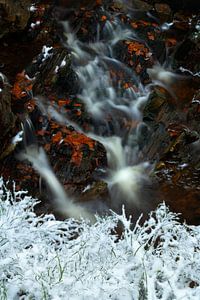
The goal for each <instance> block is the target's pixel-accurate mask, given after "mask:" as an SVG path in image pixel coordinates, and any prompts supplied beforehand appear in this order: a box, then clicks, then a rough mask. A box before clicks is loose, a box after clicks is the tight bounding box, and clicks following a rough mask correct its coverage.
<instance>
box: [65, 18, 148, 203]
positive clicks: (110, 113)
mask: <svg viewBox="0 0 200 300" xmlns="http://www.w3.org/2000/svg"><path fill="white" fill-rule="evenodd" d="M64 28H65V36H66V38H67V42H66V47H68V48H69V49H70V50H71V53H72V57H73V63H74V66H75V70H76V73H77V75H78V78H79V82H80V86H81V93H80V95H79V98H80V99H81V100H82V101H83V103H84V104H85V107H86V109H87V111H88V113H89V115H90V116H91V117H92V118H93V120H94V123H95V126H94V127H93V128H92V132H89V133H86V134H87V135H89V136H90V137H92V138H94V139H96V140H98V141H99V142H101V143H102V144H103V145H104V147H105V149H106V151H107V159H108V170H107V177H106V178H104V180H105V181H106V182H107V183H108V187H109V189H110V192H111V197H112V205H113V207H116V206H121V205H122V204H124V203H128V204H132V205H133V206H137V207H139V206H140V199H139V194H138V190H139V189H140V188H141V185H140V184H141V183H142V182H143V181H145V180H147V179H148V175H147V173H148V171H147V169H148V168H149V164H148V163H147V162H146V163H142V164H138V161H137V124H140V122H141V120H142V107H143V105H144V104H145V102H146V100H147V98H148V95H149V89H148V88H147V89H145V88H144V87H143V86H142V84H141V83H140V82H139V79H138V78H137V76H136V75H135V74H134V72H133V71H132V70H131V69H129V68H128V67H127V66H125V65H123V63H121V62H120V61H118V60H117V59H116V58H115V57H113V47H114V46H115V45H116V43H118V42H119V41H122V40H125V39H128V40H132V39H133V38H135V36H136V35H135V33H134V32H133V31H132V30H130V29H128V28H125V26H124V25H123V24H121V23H120V21H119V19H118V18H115V19H114V21H113V22H112V23H111V22H110V21H106V24H105V27H104V30H103V34H102V35H103V36H102V41H100V38H99V36H98V41H97V42H94V43H90V44H87V51H86V50H85V49H86V46H85V44H84V43H82V42H81V41H79V40H78V39H77V37H76V35H75V34H74V33H73V32H72V30H71V29H70V27H69V24H68V23H65V24H64ZM105 45H106V46H105ZM110 65H112V67H114V68H115V69H116V68H117V69H118V70H120V71H122V72H123V73H125V74H128V75H129V77H131V79H132V81H134V83H135V84H136V85H137V92H136V91H135V90H134V89H133V88H128V89H126V90H124V91H123V89H122V86H116V85H115V82H113V80H112V78H111V76H110V71H109V68H110ZM118 116H119V117H118ZM120 118H124V119H125V120H127V121H129V122H130V123H131V122H132V123H133V124H136V125H135V128H133V129H130V128H126V127H125V126H122V125H121V124H120ZM108 120H109V123H108ZM110 120H111V121H110ZM98 122H101V123H102V122H103V123H104V126H105V128H110V130H109V129H108V130H107V131H106V134H105V133H104V134H100V133H99V130H98ZM113 191H114V192H113ZM116 203H117V205H116ZM141 205H142V204H141Z"/></svg>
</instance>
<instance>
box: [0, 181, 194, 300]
mask: <svg viewBox="0 0 200 300" xmlns="http://www.w3.org/2000/svg"><path fill="white" fill-rule="evenodd" d="M35 204H36V200H35V199H33V198H32V197H30V196H28V195H27V193H26V192H23V191H19V192H15V191H14V192H13V191H12V192H11V191H9V190H8V189H7V188H6V186H5V185H4V184H3V180H2V179H1V180H0V269H1V272H0V299H8V300H12V299H13V300H14V299H20V300H22V299H23V300H26V299H27V300H28V299H35V300H41V299H52V300H58V299H63V300H68V299H70V300H84V299H87V300H95V299H101V300H104V299H113V300H114V299H115V300H121V299H126V300H129V299H130V300H133V299H134V300H135V299H148V300H151V299H152V300H153V299H154V300H156V299H162V300H164V299H166V300H167V299H168V300H169V299H186V300H189V299H200V251H199V247H200V227H199V226H196V227H195V226H187V225H186V224H180V223H179V222H178V217H177V215H175V214H174V213H172V212H170V211H169V209H168V208H167V207H166V206H165V204H164V203H163V204H161V205H160V206H159V207H158V208H157V210H156V211H155V212H152V213H151V214H150V215H149V219H148V220H147V221H146V222H145V223H144V224H143V226H142V225H140V220H138V222H137V223H136V225H135V227H134V228H132V224H131V220H130V219H129V218H128V219H127V218H126V216H125V210H124V209H123V211H122V214H121V215H117V214H115V213H112V214H111V215H110V216H104V217H98V216H97V217H96V218H97V220H96V223H95V224H93V225H91V224H90V223H88V222H86V221H84V220H82V221H75V220H74V219H67V220H65V221H57V220H55V218H54V216H53V215H45V216H39V217H38V216H36V215H35V213H34V212H33V208H34V205H35ZM119 221H120V222H121V224H122V225H123V227H124V233H123V235H122V237H121V238H119V237H117V235H115V234H114V233H113V232H114V229H115V228H116V225H117V223H118V222H119Z"/></svg>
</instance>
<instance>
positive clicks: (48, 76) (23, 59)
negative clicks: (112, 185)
mask: <svg viewBox="0 0 200 300" xmlns="http://www.w3.org/2000/svg"><path fill="white" fill-rule="evenodd" d="M12 2H13V1H11V0H10V1H9V2H8V5H7V6H5V5H3V4H2V3H1V1H0V5H1V6H0V8H1V11H0V12H1V14H2V15H3V16H6V17H3V19H2V20H3V21H2V22H4V23H3V25H2V27H1V37H0V38H1V43H0V68H1V69H0V71H1V72H2V73H3V74H5V75H6V77H7V78H8V79H6V80H4V79H3V77H0V89H1V90H0V117H1V118H0V133H1V137H0V145H1V152H0V172H1V175H3V176H4V178H5V180H7V179H11V180H15V181H16V186H17V188H18V189H21V188H23V189H28V191H29V192H30V193H32V194H33V195H35V196H37V197H39V198H40V199H43V202H42V204H41V205H40V207H39V208H38V212H41V211H42V212H45V211H51V210H52V208H51V205H50V204H49V200H48V199H47V198H46V196H45V195H46V194H47V188H46V186H45V184H44V182H43V181H41V179H40V178H39V176H38V175H37V174H36V172H35V171H34V170H33V168H32V167H31V165H30V164H29V163H26V162H22V161H20V160H18V154H19V153H20V152H21V151H22V149H23V148H24V145H23V143H22V142H19V143H18V144H17V145H13V143H12V138H13V136H15V135H16V134H17V133H18V132H19V131H21V129H22V128H23V127H24V128H26V134H25V135H24V142H25V143H26V145H31V144H32V143H37V144H38V146H42V147H43V148H44V149H45V151H46V153H47V154H48V158H49V161H50V163H51V166H52V167H53V169H54V171H55V174H56V175H57V176H58V178H59V180H60V181H61V183H62V184H63V186H64V188H65V189H66V191H67V192H68V193H69V194H70V195H73V197H75V198H76V199H77V200H82V201H87V200H91V199H92V200H96V199H101V200H107V199H108V198H109V196H108V188H107V184H106V183H105V182H104V181H103V179H102V178H101V176H100V175H99V173H101V172H100V170H106V169H107V158H106V150H105V148H104V146H103V145H102V144H101V143H100V142H97V141H96V140H94V139H92V138H90V137H89V136H87V135H86V134H84V133H83V132H81V131H79V130H77V128H75V127H76V126H72V125H69V123H70V122H71V123H72V124H77V125H78V126H80V127H81V128H83V129H84V132H89V131H90V130H91V129H94V128H95V126H96V125H97V123H102V128H101V129H99V131H101V133H102V132H103V133H104V132H105V134H107V131H108V130H107V128H104V122H103V120H101V121H98V122H96V121H95V120H94V119H92V117H91V115H90V113H88V112H87V111H86V108H85V106H84V103H83V101H82V100H81V99H80V97H79V95H80V94H81V87H80V85H79V81H78V78H77V74H76V71H75V70H76V65H74V64H73V62H72V53H71V52H72V50H71V49H70V47H67V46H66V42H65V38H66V37H64V35H63V29H62V26H60V24H59V23H58V21H60V20H62V21H69V23H70V26H71V28H72V29H73V30H74V31H75V32H76V35H77V37H78V39H79V40H80V41H81V42H82V43H85V44H84V45H85V49H86V51H87V49H88V48H87V43H91V42H96V41H97V40H96V39H97V36H98V38H99V40H103V41H104V40H106V38H105V37H106V35H107V34H108V30H107V25H106V24H108V22H110V23H109V24H110V25H111V26H114V27H115V26H116V16H117V24H120V26H122V27H123V26H124V27H126V28H127V29H129V30H130V31H131V32H133V33H134V35H133V36H132V37H131V38H129V37H126V38H124V39H122V40H120V41H119V42H117V43H116V44H115V45H114V47H113V55H114V57H115V59H118V60H120V61H121V62H122V63H123V64H124V65H125V66H127V67H128V68H129V70H131V72H122V71H121V70H119V69H117V68H116V67H115V65H114V64H113V63H108V68H109V74H110V77H111V78H112V80H113V83H114V85H115V86H116V87H118V86H120V88H121V91H122V94H123V92H124V91H126V90H128V89H129V88H130V87H131V88H132V89H133V90H134V91H135V92H137V91H138V86H139V85H140V84H141V83H142V84H143V85H144V86H147V85H148V86H149V84H150V83H151V81H153V85H152V86H149V89H150V96H149V99H148V101H147V103H146V105H145V107H144V109H143V120H142V121H143V126H142V127H140V134H139V136H138V138H137V143H138V146H139V156H138V160H139V161H146V160H148V161H150V162H151V163H152V164H154V165H155V167H154V170H153V171H152V175H151V184H150V185H149V186H150V187H149V186H148V189H149V188H150V189H152V191H153V190H156V196H155V197H156V198H157V199H156V201H158V202H159V201H163V200H164V201H166V203H167V204H169V205H170V207H171V209H173V210H174V211H176V212H181V213H182V214H183V215H182V218H183V219H186V220H187V222H189V223H193V224H200V196H199V190H200V185H199V175H200V174H199V173H200V159H199V153H200V150H199V149H200V144H199V135H200V125H199V124H200V123H199V119H200V92H199V88H200V75H199V72H200V65H199V62H200V51H199V48H200V31H199V26H200V25H199V22H200V15H199V13H198V12H197V11H195V12H194V10H195V9H196V8H197V6H198V4H197V3H195V2H192V1H190V4H189V2H188V1H185V2H184V3H183V1H179V2H178V1H135V3H134V5H135V6H134V7H135V8H136V11H135V10H132V11H129V12H128V11H127V8H126V7H124V6H123V5H122V4H120V3H119V2H117V1H85V2H82V3H80V1H77V2H76V5H75V4H74V2H72V1H55V5H52V3H51V1H37V3H36V4H34V5H30V3H29V1H24V4H23V6H22V7H23V9H25V8H26V6H28V7H29V8H31V9H29V10H27V9H25V12H23V11H22V10H23V9H22V10H20V12H17V14H19V18H18V19H16V18H15V19H12V18H14V17H12V18H11V17H10V16H11V12H12V10H13V9H14V6H12V5H14V4H12ZM21 2H23V1H21ZM133 2H134V1H133ZM31 4H32V3H31ZM10 5H11V6H12V8H10ZM15 5H16V4H15ZM138 7H139V10H137V8H138ZM191 10H193V11H192V12H191ZM16 22H18V23H16ZM65 46H66V47H65ZM90 51H91V49H90ZM91 55H93V56H94V57H95V51H94V53H92V54H91ZM81 63H82V64H83V65H84V62H81ZM155 65H156V66H159V67H161V69H162V67H163V68H166V69H167V70H169V72H171V71H172V70H173V72H175V73H176V74H177V76H174V75H173V76H172V79H173V80H169V81H166V76H165V77H163V78H164V79H163V78H161V77H158V75H155V76H150V75H149V74H150V73H149V71H148V69H149V68H154V66H155ZM156 70H158V69H156ZM159 72H160V71H159ZM133 74H134V76H133ZM159 74H160V73H159ZM170 74H171V73H170ZM165 75H166V74H165ZM170 76H171V75H170ZM136 78H137V80H136ZM170 78H171V77H170ZM49 109H50V110H49ZM54 109H56V110H58V111H59V112H61V113H62V115H63V116H64V117H65V119H64V121H62V122H57V120H56V119H55V117H53V116H52V111H53V110H54ZM46 112H48V113H46ZM117 114H118V115H120V113H119V112H117V113H116V115H115V116H114V117H118V118H117V122H118V123H119V124H118V125H119V128H125V127H128V128H131V130H132V129H133V128H136V127H137V125H138V121H135V122H133V120H130V119H128V118H127V119H126V118H124V115H123V114H122V116H120V117H119V116H117ZM114 117H113V116H110V120H111V121H110V123H113V119H114ZM28 120H30V121H31V123H32V126H29V125H30V124H29V123H28ZM69 121H70V122H69ZM73 122H74V123H73ZM95 122H96V123H95ZM110 131H112V130H110ZM30 181H31V184H30ZM88 187H89V188H88ZM143 197H148V196H146V195H144V196H143Z"/></svg>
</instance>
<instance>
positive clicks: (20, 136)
mask: <svg viewBox="0 0 200 300" xmlns="http://www.w3.org/2000/svg"><path fill="white" fill-rule="evenodd" d="M22 140H23V131H19V132H18V133H17V134H16V135H15V136H14V137H13V138H12V144H14V145H16V144H17V143H19V142H21V141H22Z"/></svg>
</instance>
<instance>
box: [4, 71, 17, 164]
mask: <svg viewBox="0 0 200 300" xmlns="http://www.w3.org/2000/svg"><path fill="white" fill-rule="evenodd" d="M15 120H16V118H15V116H14V114H13V112H12V109H11V94H10V85H9V83H8V81H7V79H6V77H5V76H4V75H3V74H1V73H0V160H1V159H2V158H3V156H4V155H5V152H6V151H9V147H8V145H9V135H10V134H11V132H12V129H13V127H14V126H15Z"/></svg>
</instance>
